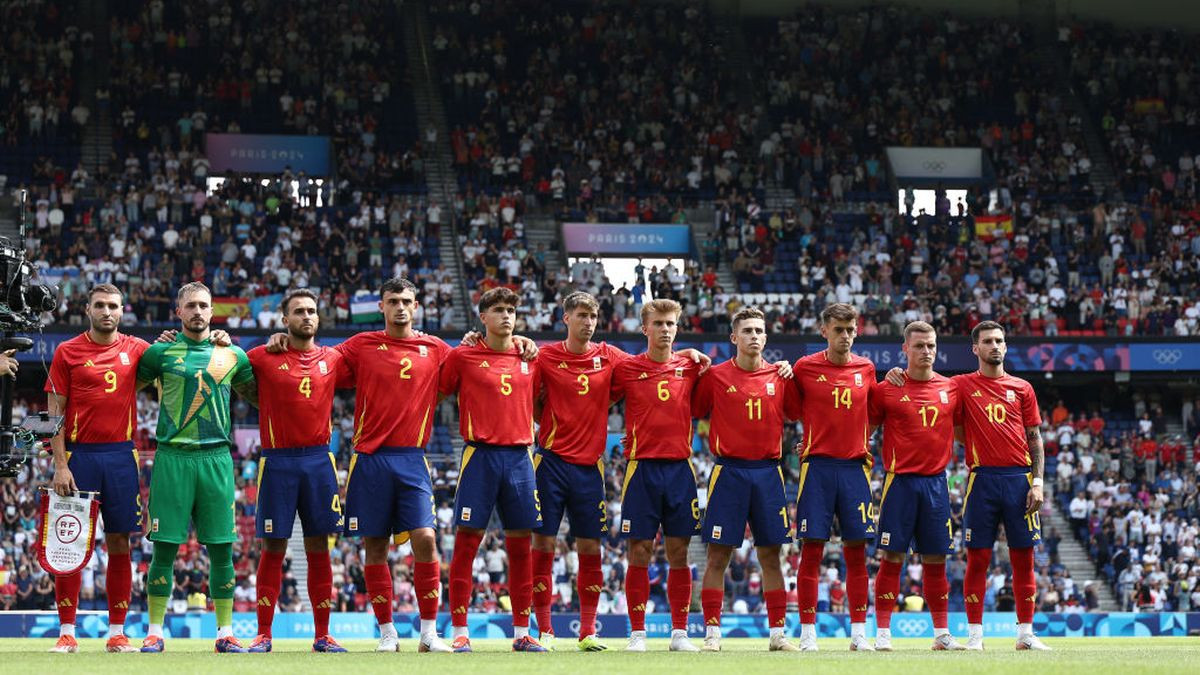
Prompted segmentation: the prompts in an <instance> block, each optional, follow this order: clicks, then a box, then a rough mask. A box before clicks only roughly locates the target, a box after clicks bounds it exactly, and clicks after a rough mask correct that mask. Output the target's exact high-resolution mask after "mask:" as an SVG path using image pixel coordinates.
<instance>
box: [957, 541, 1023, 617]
mask: <svg viewBox="0 0 1200 675" xmlns="http://www.w3.org/2000/svg"><path fill="white" fill-rule="evenodd" d="M1009 554H1010V555H1011V550H1010V552H1009ZM991 562H992V549H990V548H969V549H967V572H966V574H965V575H963V602H964V604H966V606H967V623H983V596H984V593H985V592H986V590H987V572H988V566H989V565H990V564H991ZM1013 590H1014V592H1015V591H1016V589H1015V588H1014V589H1013Z"/></svg>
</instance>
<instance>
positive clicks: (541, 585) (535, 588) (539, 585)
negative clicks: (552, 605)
mask: <svg viewBox="0 0 1200 675" xmlns="http://www.w3.org/2000/svg"><path fill="white" fill-rule="evenodd" d="M544 590H546V584H544V583H542V582H540V581H539V582H537V583H536V584H534V585H533V592H534V593H541V592H542V591H544Z"/></svg>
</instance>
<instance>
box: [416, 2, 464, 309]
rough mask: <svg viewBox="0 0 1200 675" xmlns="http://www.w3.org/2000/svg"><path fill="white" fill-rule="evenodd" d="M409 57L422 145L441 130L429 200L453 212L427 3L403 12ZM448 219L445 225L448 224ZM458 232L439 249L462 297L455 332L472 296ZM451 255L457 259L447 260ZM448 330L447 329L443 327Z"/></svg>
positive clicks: (432, 150) (429, 155)
mask: <svg viewBox="0 0 1200 675" xmlns="http://www.w3.org/2000/svg"><path fill="white" fill-rule="evenodd" d="M402 12H403V14H402V16H403V24H404V26H403V30H404V49H405V52H406V53H405V57H406V59H407V61H408V63H409V67H410V69H411V70H410V72H409V83H410V84H411V85H412V97H413V102H414V105H415V106H416V111H417V127H418V129H419V132H418V133H419V134H420V137H421V142H422V143H426V140H425V130H426V129H428V128H430V127H433V128H434V129H436V130H437V143H436V144H434V146H433V147H426V148H425V155H426V162H425V184H426V187H427V188H428V192H429V198H430V199H434V200H437V202H438V203H439V204H440V205H441V206H442V208H443V210H445V211H447V212H448V211H449V209H450V205H451V204H453V203H454V195H455V193H456V192H457V191H458V179H457V178H456V177H455V173H454V165H453V158H452V156H451V154H450V128H449V125H448V124H447V122H446V109H445V106H444V105H443V102H442V94H441V89H440V88H439V87H438V82H437V77H436V75H435V73H436V72H437V70H436V67H435V66H436V64H435V63H434V62H433V58H434V54H433V45H432V37H431V32H430V30H429V18H428V13H427V11H426V8H425V5H424V3H421V2H406V3H404V6H403V8H402ZM445 220H449V219H448V218H447V219H444V221H443V222H445ZM454 234H455V233H454V228H452V227H442V228H441V236H440V241H439V242H438V245H439V246H440V247H441V250H442V255H443V256H444V257H443V258H442V259H443V260H445V261H447V262H449V263H450V264H448V265H447V268H448V269H449V271H450V275H451V277H453V280H454V285H455V287H456V288H458V289H459V293H458V294H457V295H456V297H455V298H454V300H453V302H454V320H453V326H454V327H455V328H462V327H464V326H466V325H468V324H469V322H468V321H466V318H467V317H468V316H469V314H468V313H467V312H466V308H468V307H470V304H471V302H470V296H469V295H468V293H467V290H466V284H465V283H463V279H464V278H465V277H466V275H465V273H464V272H463V264H462V250H461V249H460V248H459V246H458V242H457V241H455V236H454ZM447 254H451V255H452V256H453V257H452V258H449V259H448V260H447V257H448V256H447ZM443 327H445V326H443Z"/></svg>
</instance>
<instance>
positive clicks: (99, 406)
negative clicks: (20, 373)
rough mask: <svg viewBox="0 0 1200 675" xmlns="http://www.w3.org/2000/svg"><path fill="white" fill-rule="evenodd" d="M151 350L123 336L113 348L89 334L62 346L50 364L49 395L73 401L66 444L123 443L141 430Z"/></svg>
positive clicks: (142, 342) (69, 403)
mask: <svg viewBox="0 0 1200 675" xmlns="http://www.w3.org/2000/svg"><path fill="white" fill-rule="evenodd" d="M149 346H150V344H149V343H147V342H146V341H145V340H143V339H141V338H136V337H133V336H132V335H122V334H119V333H118V334H117V339H116V340H115V341H113V343H112V344H110V345H101V344H96V343H95V342H93V341H92V338H91V336H90V335H88V334H87V333H84V334H83V335H77V336H75V337H73V338H71V339H70V340H67V341H66V342H64V343H62V344H60V345H59V346H58V348H57V349H55V350H54V356H53V358H52V359H51V361H50V376H49V377H48V378H46V386H45V391H46V392H48V393H49V392H53V393H55V394H58V395H59V396H65V397H66V399H67V409H66V411H65V412H64V413H63V414H64V415H65V416H66V422H65V424H64V425H63V438H64V439H65V440H66V442H68V443H121V442H124V441H128V440H131V439H132V438H133V429H134V427H136V426H137V366H138V359H140V358H142V353H143V352H145V351H146V348H148V347H149Z"/></svg>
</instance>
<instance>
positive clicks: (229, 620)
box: [207, 544, 237, 626]
mask: <svg viewBox="0 0 1200 675" xmlns="http://www.w3.org/2000/svg"><path fill="white" fill-rule="evenodd" d="M207 548H208V560H209V568H208V592H209V593H210V594H211V595H212V598H213V607H214V608H215V609H216V610H217V626H232V625H233V587H234V585H235V584H236V583H237V581H236V579H235V577H234V572H233V545H232V544H209V545H208V547H207Z"/></svg>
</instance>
